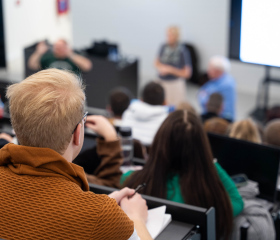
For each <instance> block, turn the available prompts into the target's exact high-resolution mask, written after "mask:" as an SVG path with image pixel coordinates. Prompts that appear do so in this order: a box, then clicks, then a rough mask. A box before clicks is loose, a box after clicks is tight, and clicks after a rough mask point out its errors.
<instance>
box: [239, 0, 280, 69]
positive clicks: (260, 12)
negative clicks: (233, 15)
mask: <svg viewBox="0 0 280 240" xmlns="http://www.w3.org/2000/svg"><path fill="white" fill-rule="evenodd" d="M239 56H240V60H241V61H243V62H248V63H255V64H262V65H268V66H276V67H280V0H242V9H241V35H240V55H239Z"/></svg>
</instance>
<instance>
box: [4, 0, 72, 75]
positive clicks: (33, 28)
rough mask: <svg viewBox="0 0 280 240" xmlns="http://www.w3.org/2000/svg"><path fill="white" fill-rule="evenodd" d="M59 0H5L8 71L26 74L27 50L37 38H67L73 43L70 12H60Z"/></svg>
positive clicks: (38, 39)
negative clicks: (57, 7) (25, 54)
mask: <svg viewBox="0 0 280 240" xmlns="http://www.w3.org/2000/svg"><path fill="white" fill-rule="evenodd" d="M56 2H57V1H56V0H24V1H20V4H17V1H15V0H4V1H3V4H4V29H5V42H6V59H7V63H8V71H9V72H13V73H19V74H22V73H23V66H24V62H23V60H24V58H23V49H24V48H25V47H26V46H29V45H31V44H33V43H35V42H37V41H40V40H44V39H49V40H50V41H55V40H56V39H58V38H61V37H62V38H65V39H66V40H68V41H69V42H70V43H72V23H71V16H70V14H69V13H68V14H66V15H61V16H58V15H57V10H56Z"/></svg>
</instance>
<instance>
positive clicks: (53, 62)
mask: <svg viewBox="0 0 280 240" xmlns="http://www.w3.org/2000/svg"><path fill="white" fill-rule="evenodd" d="M40 64H41V68H42V69H47V68H57V69H67V70H70V71H73V72H75V73H76V74H78V75H79V74H80V72H81V70H80V69H79V68H78V67H77V66H76V65H75V64H74V63H73V62H72V61H71V60H70V59H69V58H63V59H59V58H56V57H55V56H54V54H53V53H52V52H47V53H45V54H44V55H43V56H42V58H41V60H40Z"/></svg>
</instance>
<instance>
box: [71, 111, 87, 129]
mask: <svg viewBox="0 0 280 240" xmlns="http://www.w3.org/2000/svg"><path fill="white" fill-rule="evenodd" d="M87 115H88V112H86V113H85V115H84V116H83V118H82V120H81V121H80V122H82V121H83V124H85V123H86V121H87ZM80 122H78V124H77V125H76V127H75V128H74V130H73V132H72V134H73V133H74V132H75V130H76V128H77V127H78V125H79V124H80Z"/></svg>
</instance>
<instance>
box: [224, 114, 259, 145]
mask: <svg viewBox="0 0 280 240" xmlns="http://www.w3.org/2000/svg"><path fill="white" fill-rule="evenodd" d="M228 135H229V137H232V138H236V139H241V140H245V141H249V142H254V143H262V140H261V137H260V133H259V129H258V127H257V125H256V123H254V122H253V120H251V119H244V120H241V121H237V122H235V123H233V124H232V126H231V127H230V129H229V134H228Z"/></svg>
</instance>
